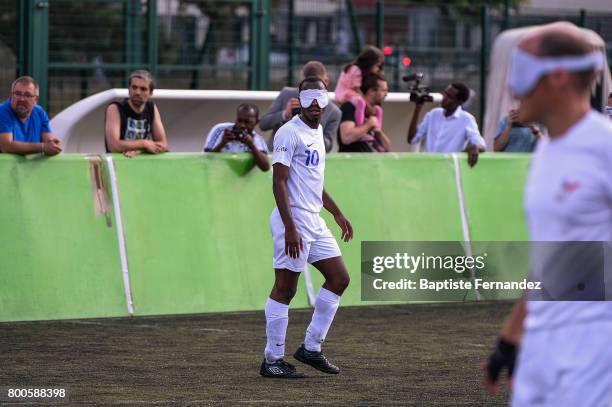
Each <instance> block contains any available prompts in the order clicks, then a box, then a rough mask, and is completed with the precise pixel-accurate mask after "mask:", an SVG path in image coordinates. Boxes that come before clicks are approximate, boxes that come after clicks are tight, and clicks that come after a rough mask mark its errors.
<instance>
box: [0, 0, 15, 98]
mask: <svg viewBox="0 0 612 407" xmlns="http://www.w3.org/2000/svg"><path fill="white" fill-rule="evenodd" d="M18 10H19V7H17V0H12V1H11V0H4V1H1V2H0V100H2V101H3V100H5V99H6V98H8V96H9V93H10V89H9V88H10V85H11V83H12V82H13V80H14V79H15V74H16V72H17V71H19V65H18V63H19V61H18V55H19V50H18V48H19V36H18V32H19V30H18V26H19V12H18Z"/></svg>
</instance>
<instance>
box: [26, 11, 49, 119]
mask: <svg viewBox="0 0 612 407" xmlns="http://www.w3.org/2000/svg"><path fill="white" fill-rule="evenodd" d="M30 5H31V7H32V10H31V14H30V16H31V17H32V18H31V19H30V21H29V22H28V26H29V27H28V32H29V40H28V43H29V44H28V47H27V48H28V54H29V64H30V65H29V66H28V73H29V74H30V75H32V77H34V79H36V81H37V82H38V86H39V88H40V94H39V96H40V99H39V101H38V104H40V105H41V106H42V107H43V108H45V109H48V108H49V99H48V95H49V89H48V85H49V84H48V75H49V2H48V1H33V2H30Z"/></svg>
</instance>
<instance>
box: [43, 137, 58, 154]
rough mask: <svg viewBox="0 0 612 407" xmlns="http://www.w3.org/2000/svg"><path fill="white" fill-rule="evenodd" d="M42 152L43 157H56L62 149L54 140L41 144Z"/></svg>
mask: <svg viewBox="0 0 612 407" xmlns="http://www.w3.org/2000/svg"><path fill="white" fill-rule="evenodd" d="M42 150H43V152H44V153H45V155H49V156H52V155H58V154H59V153H61V152H62V147H61V146H60V141H59V140H58V139H56V138H54V139H51V140H48V141H45V142H43V148H42Z"/></svg>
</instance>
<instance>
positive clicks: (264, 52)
mask: <svg viewBox="0 0 612 407" xmlns="http://www.w3.org/2000/svg"><path fill="white" fill-rule="evenodd" d="M260 1H261V2H260V3H259V4H260V6H261V8H260V18H259V23H260V28H259V35H260V39H259V41H260V42H259V45H260V48H259V50H260V54H259V65H260V67H259V69H260V70H259V89H260V90H268V88H269V87H270V0H260Z"/></svg>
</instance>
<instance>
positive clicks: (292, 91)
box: [259, 61, 341, 152]
mask: <svg viewBox="0 0 612 407" xmlns="http://www.w3.org/2000/svg"><path fill="white" fill-rule="evenodd" d="M311 76H315V77H317V78H320V79H321V80H322V81H323V82H324V83H325V86H328V85H329V77H328V76H327V70H326V69H325V66H324V65H323V64H322V63H321V62H319V61H310V62H307V63H306V65H304V67H303V68H302V78H308V77H311ZM300 111H301V108H300V101H299V100H298V90H297V88H288V87H286V88H283V90H281V92H280V93H279V95H278V96H277V97H276V99H274V102H272V105H270V107H269V108H268V111H267V112H266V113H265V114H264V115H263V116H262V117H261V122H260V123H259V127H260V128H261V129H262V130H264V131H265V130H272V137H271V138H270V143H269V145H270V146H272V143H273V141H274V135H275V134H276V131H277V130H278V129H279V128H280V127H281V126H282V125H283V124H285V123H286V122H288V121H289V120H291V118H292V117H293V116H295V115H296V114H299V113H300ZM340 116H341V113H340V109H339V108H338V106H336V105H334V104H333V103H330V104H329V105H328V106H327V108H326V109H325V110H323V116H322V117H321V126H323V139H324V141H325V152H330V151H331V149H332V147H333V146H334V137H335V136H336V132H337V131H338V125H339V124H340Z"/></svg>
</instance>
